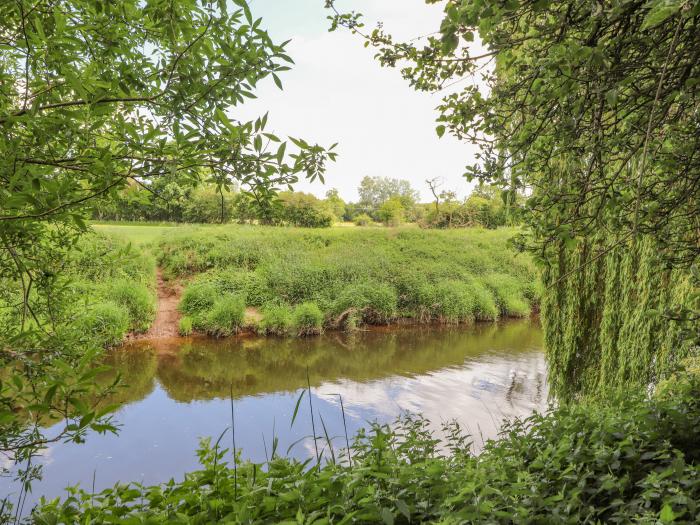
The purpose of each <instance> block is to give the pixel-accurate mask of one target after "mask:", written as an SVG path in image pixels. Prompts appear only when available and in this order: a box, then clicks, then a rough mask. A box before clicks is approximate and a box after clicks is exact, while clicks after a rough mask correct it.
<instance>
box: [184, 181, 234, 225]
mask: <svg viewBox="0 0 700 525" xmlns="http://www.w3.org/2000/svg"><path fill="white" fill-rule="evenodd" d="M236 195H237V194H236V193H233V192H228V191H225V190H224V191H221V189H220V188H217V187H216V186H215V185H213V184H206V185H201V186H199V187H197V188H195V189H194V190H193V191H192V192H190V193H189V195H188V197H187V199H186V200H185V201H184V204H183V205H182V216H181V220H182V221H183V222H201V223H214V222H219V223H224V222H229V221H230V220H231V218H232V216H233V210H234V203H235V200H236ZM222 199H223V200H222Z"/></svg>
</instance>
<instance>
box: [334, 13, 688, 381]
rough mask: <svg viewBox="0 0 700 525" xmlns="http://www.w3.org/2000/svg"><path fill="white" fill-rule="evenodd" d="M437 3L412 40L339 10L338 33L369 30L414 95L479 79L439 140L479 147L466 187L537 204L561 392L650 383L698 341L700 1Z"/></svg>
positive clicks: (538, 242) (450, 107)
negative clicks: (479, 184)
mask: <svg viewBox="0 0 700 525" xmlns="http://www.w3.org/2000/svg"><path fill="white" fill-rule="evenodd" d="M333 4H334V2H333V1H332V0H331V1H329V2H328V3H327V6H328V7H329V8H331V9H335V7H334V5H333ZM444 5H445V16H444V20H443V22H442V24H441V26H440V30H439V33H437V34H436V35H431V36H429V37H427V38H426V39H423V40H419V41H412V42H395V41H394V40H393V39H392V37H391V36H390V35H388V34H387V33H385V32H384V30H383V29H382V27H379V28H377V29H376V30H374V31H372V32H371V33H365V32H364V30H363V28H362V25H361V22H360V18H359V15H358V14H357V13H339V12H337V11H336V12H335V14H334V16H333V22H332V28H337V27H339V26H344V27H347V28H349V29H350V30H352V31H354V32H356V33H358V34H360V35H361V36H362V37H363V38H364V39H365V40H366V42H367V44H368V45H371V46H373V47H375V49H376V50H377V58H378V60H379V61H380V62H381V63H382V64H383V65H385V66H390V67H393V66H396V65H398V64H401V68H402V69H401V72H402V74H403V75H404V77H405V78H406V79H407V80H408V81H409V82H410V84H411V85H412V86H413V87H414V88H416V89H418V90H425V91H430V92H433V91H438V90H441V89H442V88H444V87H446V86H448V85H453V84H455V83H456V82H457V81H460V80H462V79H464V78H468V77H470V76H474V75H479V76H480V78H481V79H482V82H481V85H479V83H477V82H471V83H462V84H460V86H464V87H462V88H461V89H458V90H456V91H452V92H450V93H449V94H447V95H446V96H445V97H444V98H443V100H442V103H441V105H440V106H439V117H438V121H439V125H438V126H437V128H436V131H437V134H438V135H439V136H442V135H443V134H444V133H446V132H450V133H452V134H453V135H454V136H456V137H457V138H460V139H464V140H468V141H470V142H473V143H476V144H479V145H480V146H481V148H482V150H481V154H480V156H479V159H478V162H477V164H476V165H474V166H471V167H469V168H468V170H467V173H466V175H467V176H468V177H469V178H476V179H480V180H482V181H484V182H486V183H492V184H496V185H497V186H498V187H500V188H501V189H503V190H507V191H508V192H509V194H510V196H511V197H512V196H513V195H514V192H515V191H516V190H526V191H527V192H528V193H529V195H530V198H529V199H528V202H527V207H528V211H529V213H527V214H526V216H525V220H526V222H527V226H528V228H527V231H528V232H529V235H525V236H522V237H521V238H520V239H519V241H518V244H519V245H520V246H521V247H522V248H524V249H528V250H530V251H531V253H532V254H533V256H534V257H535V258H536V260H537V261H538V262H539V263H540V264H541V265H542V269H543V278H544V281H545V284H546V289H545V293H544V296H543V305H542V307H543V320H544V329H545V339H546V343H547V347H548V352H549V363H550V378H551V379H552V382H553V386H554V387H555V389H558V388H560V387H561V389H562V390H570V391H576V390H589V389H595V388H596V386H598V385H605V384H611V383H613V382H616V383H618V384H626V383H627V382H628V381H629V380H630V379H634V380H635V381H638V382H639V383H642V384H646V383H648V382H649V381H651V380H653V379H654V378H655V377H658V374H660V373H662V372H663V369H664V367H665V366H669V365H670V363H672V362H673V361H674V360H676V359H679V358H680V357H681V356H682V355H684V354H685V353H687V352H688V351H690V349H691V348H693V347H694V346H697V344H698V339H697V331H695V335H694V336H689V335H688V334H689V333H690V332H692V328H691V329H690V330H685V329H682V328H680V327H681V326H685V327H692V325H693V323H697V321H698V319H700V312H699V311H698V310H699V305H698V304H697V303H698V301H697V299H693V297H697V295H696V294H693V293H690V292H688V290H689V289H692V288H695V287H697V283H696V278H695V277H693V275H694V273H693V271H692V268H694V267H696V265H697V261H698V255H699V254H700V228H699V227H698V225H699V224H700V223H699V220H700V219H699V217H698V210H700V154H699V153H700V134H699V133H698V126H699V124H700V121H699V117H698V111H697V108H698V107H699V106H700V83H699V82H698V81H697V79H698V77H700V62H699V61H698V56H700V55H699V52H700V2H698V1H697V0H670V1H665V0H652V1H650V2H647V1H641V0H615V1H604V0H603V1H597V2H593V3H586V2H578V1H573V0H570V1H561V2H553V1H548V0H545V1H540V2H528V1H524V0H522V1H514V2H496V3H494V2H480V1H476V0H456V1H449V2H445V3H444ZM477 37H478V38H479V39H480V40H481V42H482V43H483V45H484V46H485V48H486V51H485V52H480V53H478V54H477V53H474V52H473V51H472V50H473V46H472V45H471V42H473V41H474V40H475V39H476V38H477ZM417 42H418V43H417ZM489 66H490V67H489ZM485 92H487V93H488V96H485V95H484V93H485ZM508 202H509V203H510V200H509V201H508ZM653 268H656V269H657V273H654V271H653V270H652V269H653ZM642 269H644V272H648V273H642V274H640V271H641V270H642ZM661 269H663V270H661ZM659 271H660V272H661V273H658V272H659ZM642 275H645V277H642ZM640 279H645V280H644V285H643V286H642V287H640V283H639V280H640ZM693 283H695V284H693ZM640 311H642V312H646V313H643V314H641V315H640V314H639V312H640ZM570 319H576V320H577V326H576V327H575V328H573V329H571V328H569V327H570V326H571V323H570V322H569V321H568V320H570ZM681 333H682V334H684V335H683V338H680V337H679V336H678V334H681ZM582 334H585V335H582ZM674 334H676V335H674ZM681 339H682V340H681Z"/></svg>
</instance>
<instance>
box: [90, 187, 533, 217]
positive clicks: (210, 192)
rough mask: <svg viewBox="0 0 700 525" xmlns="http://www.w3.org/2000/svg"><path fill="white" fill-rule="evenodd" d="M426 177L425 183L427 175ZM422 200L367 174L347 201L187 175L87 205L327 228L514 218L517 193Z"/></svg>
mask: <svg viewBox="0 0 700 525" xmlns="http://www.w3.org/2000/svg"><path fill="white" fill-rule="evenodd" d="M429 183H430V182H429ZM430 187H431V190H433V195H434V199H435V200H434V201H433V202H430V203H421V202H419V201H418V192H417V191H416V190H414V189H413V188H412V187H411V185H410V183H409V182H408V181H407V180H401V179H390V178H387V177H365V178H364V179H362V182H361V183H360V186H359V188H358V193H359V195H360V198H359V200H358V201H357V202H355V203H353V202H345V201H344V200H343V199H342V198H341V197H340V195H339V194H338V190H336V189H331V190H329V191H328V192H326V197H325V198H323V199H320V198H318V197H316V196H314V195H311V194H309V193H304V192H295V191H282V192H279V193H278V194H277V196H276V199H274V200H273V201H272V202H270V201H268V200H258V199H257V198H256V196H255V195H254V194H252V193H249V192H246V191H240V190H234V191H230V190H227V189H226V188H220V187H217V186H216V185H215V184H211V183H202V184H200V185H197V186H194V185H192V183H191V182H190V181H184V180H183V181H181V180H177V179H176V178H169V177H164V178H160V179H158V180H156V181H154V182H152V183H151V184H148V185H145V184H138V183H134V184H132V185H130V186H129V187H127V188H126V189H124V190H122V191H121V192H120V193H119V194H118V195H117V196H116V198H114V199H109V200H104V201H103V202H99V203H97V204H96V206H95V207H94V208H93V212H92V217H93V219H96V220H114V221H159V222H160V221H167V222H183V223H229V222H238V223H254V224H266V225H289V226H301V227H308V228H325V227H329V226H331V225H332V224H333V223H336V222H353V223H355V224H356V225H358V226H369V225H380V224H383V225H386V226H400V225H401V224H405V223H417V224H418V225H419V226H421V227H424V228H462V227H471V226H480V227H484V228H496V227H499V226H506V225H514V224H517V223H518V222H519V216H520V213H519V211H520V206H521V201H522V199H521V198H518V199H512V201H513V202H512V204H509V202H508V201H509V199H508V198H507V197H508V196H506V198H504V195H503V194H502V193H501V191H500V190H499V189H497V188H495V187H492V186H480V187H477V188H475V189H474V191H473V192H472V194H471V195H470V196H469V197H468V198H466V199H463V200H460V199H458V198H457V197H456V194H455V193H454V192H450V191H442V192H440V193H438V192H437V191H436V190H435V189H434V185H433V184H432V183H430Z"/></svg>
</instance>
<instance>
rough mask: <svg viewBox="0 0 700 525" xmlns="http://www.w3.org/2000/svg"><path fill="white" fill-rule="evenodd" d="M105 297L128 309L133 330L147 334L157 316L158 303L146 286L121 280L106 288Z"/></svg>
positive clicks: (130, 325)
mask: <svg viewBox="0 0 700 525" xmlns="http://www.w3.org/2000/svg"><path fill="white" fill-rule="evenodd" d="M104 296H105V298H106V299H109V300H111V301H112V302H114V303H116V304H118V305H120V306H123V307H124V308H126V310H127V312H128V313H129V320H130V323H129V327H130V328H131V329H132V330H135V331H137V332H145V331H146V330H148V328H149V327H150V326H151V323H152V322H153V319H154V318H155V315H156V303H155V300H154V298H153V294H151V292H149V291H148V289H147V288H146V287H145V286H143V285H141V284H138V283H135V282H132V281H126V280H119V281H115V282H113V283H110V284H109V285H108V286H106V289H105V291H104Z"/></svg>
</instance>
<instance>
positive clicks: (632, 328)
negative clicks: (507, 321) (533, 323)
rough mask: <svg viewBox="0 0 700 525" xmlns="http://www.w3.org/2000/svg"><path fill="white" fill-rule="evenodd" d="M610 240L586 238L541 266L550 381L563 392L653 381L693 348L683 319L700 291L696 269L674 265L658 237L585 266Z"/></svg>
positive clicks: (608, 254)
mask: <svg viewBox="0 0 700 525" xmlns="http://www.w3.org/2000/svg"><path fill="white" fill-rule="evenodd" d="M606 241H607V239H601V240H591V241H587V242H585V243H581V244H580V245H579V246H577V248H576V249H575V250H574V251H573V252H571V251H569V250H567V249H565V248H564V247H560V248H559V250H558V258H557V260H556V261H554V262H553V263H552V264H549V265H546V266H545V270H544V272H543V279H544V281H545V283H549V285H550V286H549V287H548V288H546V289H545V292H544V294H543V297H542V323H543V327H544V332H545V343H546V347H547V351H548V361H549V368H550V380H551V382H552V387H553V389H554V390H555V391H556V392H558V393H559V394H560V395H567V394H572V393H575V392H587V393H592V392H596V391H598V390H600V389H602V388H606V387H609V386H612V387H624V386H625V385H626V384H648V383H650V382H653V381H655V380H657V379H658V378H659V377H660V376H661V375H662V374H663V373H664V371H665V370H667V369H669V367H670V366H671V365H673V364H675V363H677V362H678V360H679V359H681V358H682V357H684V356H686V355H688V354H689V353H690V352H691V351H692V350H693V345H694V343H693V337H692V336H691V334H689V333H688V324H687V323H683V322H682V320H683V319H681V316H682V312H684V311H687V309H688V308H689V307H690V305H691V304H692V303H693V294H694V293H695V294H696V295H697V288H696V287H697V282H696V280H695V279H694V278H693V276H692V275H691V273H690V272H688V271H686V270H685V269H678V268H668V267H667V266H666V265H665V261H664V258H663V256H662V255H660V254H659V246H658V243H656V241H655V240H654V239H653V238H652V237H644V238H641V239H639V240H637V241H635V242H634V243H632V244H631V245H628V246H624V247H623V246H618V247H616V248H614V249H612V250H611V251H610V252H609V253H607V254H606V255H605V256H604V257H601V258H599V259H598V260H596V261H595V262H593V263H592V264H584V263H585V261H587V260H588V258H589V257H590V253H591V252H592V251H594V250H596V249H598V248H599V246H600V245H601V243H603V242H606ZM578 267H581V269H580V270H578V271H576V272H574V273H572V274H571V276H570V277H569V278H566V279H562V280H561V281H559V279H561V277H562V276H563V275H566V274H567V273H568V272H569V271H571V269H572V268H578ZM554 283H556V284H554ZM695 302H697V300H695ZM695 308H697V304H695Z"/></svg>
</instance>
